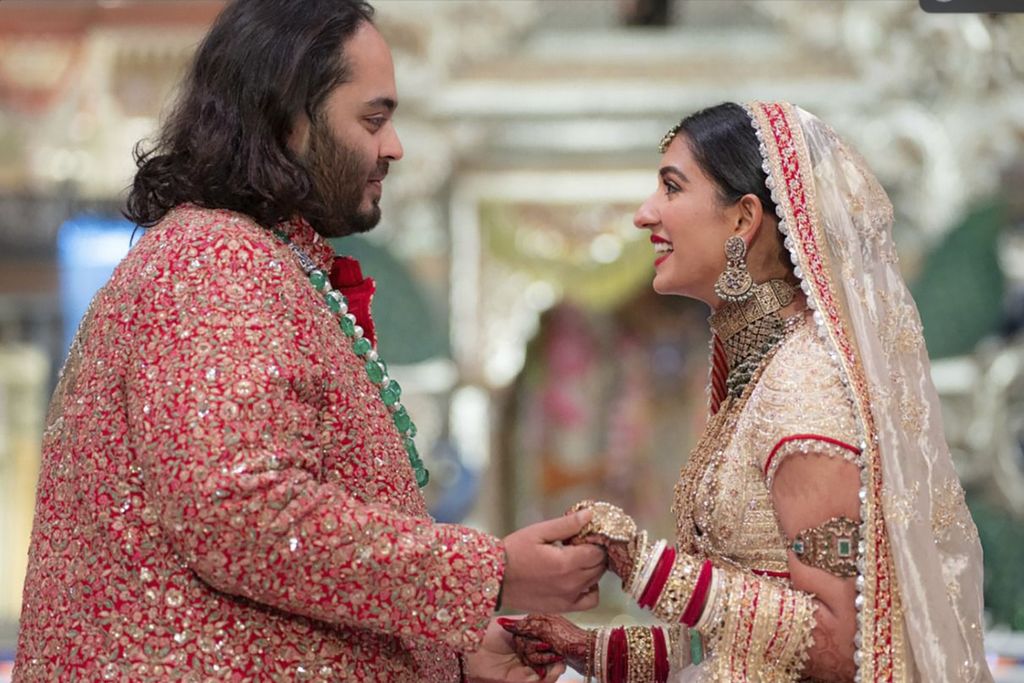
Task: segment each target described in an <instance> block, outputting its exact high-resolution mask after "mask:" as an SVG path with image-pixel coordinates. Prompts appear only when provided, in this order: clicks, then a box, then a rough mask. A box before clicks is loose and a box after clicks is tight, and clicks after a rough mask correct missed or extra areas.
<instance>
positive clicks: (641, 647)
mask: <svg viewBox="0 0 1024 683" xmlns="http://www.w3.org/2000/svg"><path fill="white" fill-rule="evenodd" d="M626 644H627V650H628V654H627V659H626V681H627V683H651V681H653V680H654V634H652V633H651V629H649V628H647V627H646V626H630V627H628V628H627V629H626Z"/></svg>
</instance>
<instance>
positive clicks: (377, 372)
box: [366, 360, 384, 384]
mask: <svg viewBox="0 0 1024 683" xmlns="http://www.w3.org/2000/svg"><path fill="white" fill-rule="evenodd" d="M366 376H367V377H369V378H370V381H371V382H373V383H374V384H380V383H381V382H383V381H384V366H383V365H381V364H380V363H379V362H378V361H375V360H369V361H366Z"/></svg>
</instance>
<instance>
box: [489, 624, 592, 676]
mask: <svg viewBox="0 0 1024 683" xmlns="http://www.w3.org/2000/svg"><path fill="white" fill-rule="evenodd" d="M499 623H501V625H502V627H503V628H504V629H505V630H506V631H508V632H509V633H511V634H512V643H513V649H515V652H516V654H517V655H518V656H519V659H520V660H521V661H522V662H523V663H524V664H527V665H528V666H548V665H550V664H554V663H557V662H561V661H564V662H565V663H566V664H568V665H569V666H571V667H572V668H574V669H576V671H579V672H580V673H583V671H584V670H585V669H586V668H587V657H589V656H590V652H589V647H588V645H589V640H590V633H589V632H588V631H587V630H586V629H583V628H580V627H579V626H577V625H576V624H574V623H572V622H571V621H569V620H568V619H566V618H565V617H561V616H557V615H553V614H531V615H529V616H528V617H525V618H523V619H517V620H515V621H511V620H509V621H506V620H503V619H499Z"/></svg>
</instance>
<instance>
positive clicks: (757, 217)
mask: <svg viewBox="0 0 1024 683" xmlns="http://www.w3.org/2000/svg"><path fill="white" fill-rule="evenodd" d="M736 209H737V211H736V212H735V214H734V215H735V220H736V225H735V226H734V230H735V233H734V234H736V235H739V236H740V237H742V238H743V241H744V242H746V243H747V246H748V247H749V246H750V245H751V244H753V242H754V240H755V239H757V235H758V233H759V232H760V230H761V223H762V220H763V219H764V209H763V208H762V207H761V200H760V199H758V198H757V195H755V194H750V193H747V194H745V195H743V196H742V197H740V198H739V199H738V200H737V201H736Z"/></svg>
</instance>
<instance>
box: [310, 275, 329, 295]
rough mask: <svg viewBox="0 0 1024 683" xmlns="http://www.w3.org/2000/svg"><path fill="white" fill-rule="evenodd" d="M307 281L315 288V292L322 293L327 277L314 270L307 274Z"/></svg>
mask: <svg viewBox="0 0 1024 683" xmlns="http://www.w3.org/2000/svg"><path fill="white" fill-rule="evenodd" d="M309 281H310V282H312V283H313V286H314V287H316V291H318V292H322V291H324V287H325V286H326V285H327V276H326V275H325V274H324V271H322V270H314V271H313V272H312V273H310V274H309Z"/></svg>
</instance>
